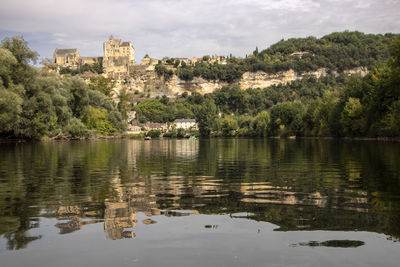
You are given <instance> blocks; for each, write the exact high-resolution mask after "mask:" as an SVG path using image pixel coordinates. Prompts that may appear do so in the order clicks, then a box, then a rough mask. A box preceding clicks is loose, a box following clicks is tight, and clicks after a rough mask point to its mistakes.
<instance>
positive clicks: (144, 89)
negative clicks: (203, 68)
mask: <svg viewBox="0 0 400 267" xmlns="http://www.w3.org/2000/svg"><path fill="white" fill-rule="evenodd" d="M367 72H368V70H367V69H366V68H357V69H352V70H347V71H345V73H349V74H356V73H358V74H361V75H362V76H364V75H366V74H367ZM326 74H327V73H326V70H325V69H319V70H317V71H314V72H308V73H304V74H299V73H296V72H295V71H293V70H288V71H285V72H279V73H277V74H268V73H265V72H262V71H258V72H245V73H244V74H243V75H242V78H241V79H240V80H239V81H237V82H235V83H232V84H231V85H237V86H239V87H240V88H241V89H242V90H245V89H247V88H266V87H269V86H272V85H278V84H282V83H289V82H292V81H295V80H298V79H302V78H303V77H304V76H306V75H314V76H316V77H317V78H318V77H321V76H324V75H326ZM226 85H228V83H226V82H221V81H207V80H205V79H203V78H200V77H195V78H194V79H193V80H191V81H184V80H181V79H179V78H178V77H177V76H176V75H172V77H170V78H169V79H168V80H166V79H165V78H164V77H163V76H161V77H159V76H158V75H157V73H156V72H155V71H153V70H149V68H147V67H145V66H144V67H143V68H141V69H136V70H135V71H133V72H132V73H131V74H130V76H128V77H126V78H125V79H124V80H123V81H119V82H118V83H117V87H118V88H117V90H118V89H122V88H123V87H125V88H127V89H128V90H129V91H131V92H136V93H140V94H143V95H146V96H150V97H156V96H162V95H167V96H170V97H173V96H176V95H178V94H182V93H184V92H188V93H191V92H199V93H201V94H206V93H212V92H214V91H215V90H216V89H218V88H221V87H223V86H226Z"/></svg>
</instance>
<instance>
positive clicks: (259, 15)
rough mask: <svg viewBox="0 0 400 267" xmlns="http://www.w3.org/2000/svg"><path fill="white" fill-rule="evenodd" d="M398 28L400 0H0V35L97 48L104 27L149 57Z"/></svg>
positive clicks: (46, 52)
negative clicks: (293, 38) (339, 32)
mask: <svg viewBox="0 0 400 267" xmlns="http://www.w3.org/2000/svg"><path fill="white" fill-rule="evenodd" d="M344 30H350V31H353V30H358V31H362V32H366V33H387V32H393V33H399V32H400V0H67V1H57V0H0V38H1V39H3V38H4V37H9V36H13V35H23V36H24V38H25V40H26V41H27V42H28V44H29V46H30V47H31V49H32V50H35V51H37V52H39V54H40V55H41V56H42V57H48V58H51V57H52V54H53V52H54V49H55V48H78V49H79V52H80V54H81V55H82V56H102V55H103V48H102V44H103V42H104V41H106V40H107V39H108V37H109V35H110V34H113V35H114V37H115V38H118V39H122V40H123V41H131V42H132V43H133V46H134V47H135V49H136V61H140V60H141V59H142V58H143V56H144V55H145V54H149V55H150V56H151V57H155V58H162V57H164V56H169V57H194V56H196V57H200V56H203V55H206V54H210V55H213V54H217V55H228V54H230V53H232V54H233V55H235V56H245V55H246V54H249V53H251V52H252V51H253V50H254V48H255V47H256V46H258V47H259V49H260V50H261V49H264V48H266V47H268V46H270V45H271V44H273V43H275V42H277V41H279V40H281V39H282V38H284V39H287V38H291V37H307V36H310V35H312V36H317V37H321V36H323V35H325V34H328V33H331V32H334V31H344Z"/></svg>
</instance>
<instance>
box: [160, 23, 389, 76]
mask: <svg viewBox="0 0 400 267" xmlns="http://www.w3.org/2000/svg"><path fill="white" fill-rule="evenodd" d="M395 37H396V35H394V34H385V35H382V34H364V33H361V32H348V31H345V32H337V33H332V34H329V35H326V36H324V37H322V38H319V39H318V38H316V37H307V38H292V39H289V40H281V41H279V42H278V43H276V44H274V45H272V46H270V47H269V48H267V49H265V50H262V51H260V52H259V51H258V48H256V49H255V50H254V52H253V54H251V55H248V56H246V58H235V57H233V56H232V55H231V56H229V57H228V58H227V62H226V64H217V63H215V64H209V63H207V62H204V61H200V62H196V63H195V64H192V65H187V64H180V65H179V63H178V64H176V63H177V62H175V61H170V65H175V66H179V67H178V68H177V70H176V73H177V75H178V76H179V78H181V79H183V80H187V81H188V80H192V79H193V78H194V77H202V78H204V79H206V80H220V81H225V82H233V81H236V80H238V79H240V78H241V77H242V74H243V73H244V72H247V71H250V72H256V71H264V72H267V73H277V72H280V71H287V70H290V69H293V70H294V71H296V72H297V73H305V72H310V71H316V70H318V69H320V68H325V69H326V70H327V71H328V72H339V73H341V72H343V71H344V70H349V69H354V68H357V67H366V68H368V69H370V70H371V69H372V68H373V67H375V66H376V65H377V64H378V63H380V62H384V61H386V60H387V59H388V58H389V49H388V47H389V45H390V43H391V42H392V40H393V39H394V38H395ZM205 57H207V56H205ZM159 69H160V70H162V69H163V68H162V67H159ZM160 73H161V74H163V73H164V72H160ZM167 74H168V73H167ZM170 74H171V73H170Z"/></svg>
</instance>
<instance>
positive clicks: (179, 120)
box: [174, 119, 196, 123]
mask: <svg viewBox="0 0 400 267" xmlns="http://www.w3.org/2000/svg"><path fill="white" fill-rule="evenodd" d="M174 122H175V123H178V122H194V123H196V120H195V119H176V120H174Z"/></svg>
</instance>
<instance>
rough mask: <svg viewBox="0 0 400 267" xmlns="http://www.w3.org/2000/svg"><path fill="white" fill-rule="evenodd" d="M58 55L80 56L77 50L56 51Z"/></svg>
mask: <svg viewBox="0 0 400 267" xmlns="http://www.w3.org/2000/svg"><path fill="white" fill-rule="evenodd" d="M55 54H56V55H60V56H61V55H67V54H78V49H77V48H70V49H56V51H55Z"/></svg>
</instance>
